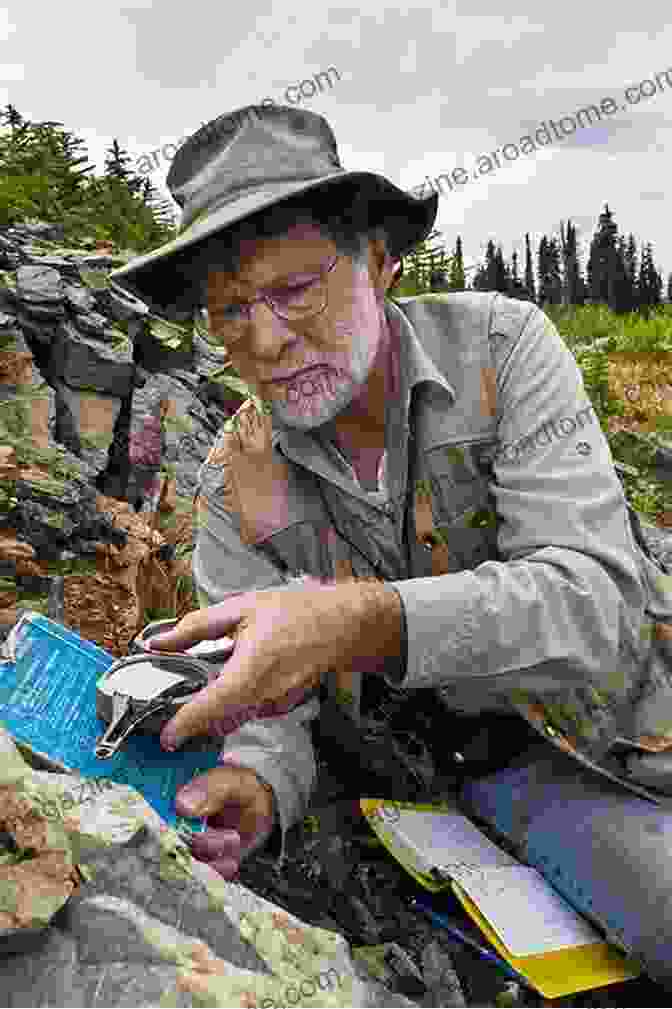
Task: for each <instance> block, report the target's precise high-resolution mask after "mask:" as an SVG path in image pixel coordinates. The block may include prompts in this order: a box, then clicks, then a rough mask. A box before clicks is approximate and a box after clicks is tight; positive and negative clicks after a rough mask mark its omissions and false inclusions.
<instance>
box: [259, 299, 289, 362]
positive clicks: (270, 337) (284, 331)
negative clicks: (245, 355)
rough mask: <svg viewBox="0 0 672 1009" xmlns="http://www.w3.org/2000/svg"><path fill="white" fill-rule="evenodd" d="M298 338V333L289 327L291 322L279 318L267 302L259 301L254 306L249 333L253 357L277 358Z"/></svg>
mask: <svg viewBox="0 0 672 1009" xmlns="http://www.w3.org/2000/svg"><path fill="white" fill-rule="evenodd" d="M296 339H297V336H296V333H293V332H292V330H291V329H290V328H289V323H288V322H285V321H284V320H283V319H279V318H278V317H277V315H276V314H275V313H274V312H273V311H272V309H270V308H269V307H268V305H267V304H266V303H265V302H263V301H261V302H257V303H256V304H255V305H253V306H252V308H251V309H250V322H249V329H248V333H247V346H248V348H249V353H250V356H251V357H258V358H270V359H272V360H275V359H276V358H278V357H280V355H281V354H282V352H283V351H284V350H285V349H286V347H287V346H288V344H291V343H293V342H295V341H296Z"/></svg>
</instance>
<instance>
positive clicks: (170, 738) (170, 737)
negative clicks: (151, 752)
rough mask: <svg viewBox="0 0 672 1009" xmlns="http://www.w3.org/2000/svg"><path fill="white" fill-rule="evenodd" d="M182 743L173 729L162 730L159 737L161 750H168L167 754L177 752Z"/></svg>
mask: <svg viewBox="0 0 672 1009" xmlns="http://www.w3.org/2000/svg"><path fill="white" fill-rule="evenodd" d="M183 742H184V740H183V739H180V737H179V736H178V734H177V732H176V731H175V729H164V731H163V733H162V735H161V748H162V749H163V750H168V752H169V753H174V752H175V750H179V748H180V747H181V746H182V743H183Z"/></svg>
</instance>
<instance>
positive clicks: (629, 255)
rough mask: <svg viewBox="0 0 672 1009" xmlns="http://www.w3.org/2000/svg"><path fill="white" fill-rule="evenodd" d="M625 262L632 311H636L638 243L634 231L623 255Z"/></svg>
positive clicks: (637, 305) (629, 236) (629, 237)
mask: <svg viewBox="0 0 672 1009" xmlns="http://www.w3.org/2000/svg"><path fill="white" fill-rule="evenodd" d="M623 262H624V264H625V273H626V276H627V278H628V284H629V286H630V304H631V306H632V307H631V311H636V310H637V308H638V307H639V304H638V301H637V243H636V242H635V236H634V235H633V234H632V232H631V233H630V234H629V235H628V244H627V247H626V249H625V252H624V255H623Z"/></svg>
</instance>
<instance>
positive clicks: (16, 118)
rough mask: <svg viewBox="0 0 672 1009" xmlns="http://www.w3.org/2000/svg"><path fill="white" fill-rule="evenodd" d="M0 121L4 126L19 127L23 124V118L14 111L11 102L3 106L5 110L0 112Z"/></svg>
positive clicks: (16, 110)
mask: <svg viewBox="0 0 672 1009" xmlns="http://www.w3.org/2000/svg"><path fill="white" fill-rule="evenodd" d="M0 121H2V122H3V123H4V125H5V126H11V127H15V126H21V125H22V124H23V116H22V115H21V113H20V112H19V111H18V109H16V108H15V107H14V106H13V105H12V104H11V102H8V103H7V105H5V108H4V110H3V111H2V112H0Z"/></svg>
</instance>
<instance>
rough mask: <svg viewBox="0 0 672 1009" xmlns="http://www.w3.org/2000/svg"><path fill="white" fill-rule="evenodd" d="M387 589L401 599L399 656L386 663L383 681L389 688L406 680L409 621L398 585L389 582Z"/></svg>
mask: <svg viewBox="0 0 672 1009" xmlns="http://www.w3.org/2000/svg"><path fill="white" fill-rule="evenodd" d="M386 588H390V589H394V591H395V592H396V593H397V596H398V597H399V605H400V606H401V644H400V647H399V655H398V656H395V658H393V659H389V661H388V662H386V663H385V670H384V672H383V679H384V680H385V682H386V683H387V685H388V686H389V687H396V686H398V685H399V684H400V683H401V682H402V681H403V680H404V679H405V677H406V670H407V668H408V621H407V619H406V607H405V606H404V599H403V596H402V594H401V592H400V591H399V589H398V588H397V587H396V585H391V584H390V583H389V582H387V583H386Z"/></svg>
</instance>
